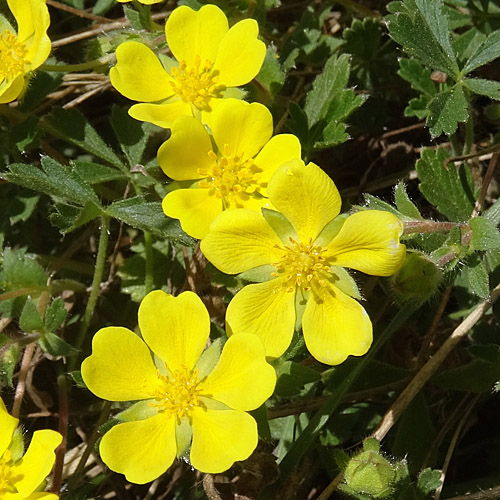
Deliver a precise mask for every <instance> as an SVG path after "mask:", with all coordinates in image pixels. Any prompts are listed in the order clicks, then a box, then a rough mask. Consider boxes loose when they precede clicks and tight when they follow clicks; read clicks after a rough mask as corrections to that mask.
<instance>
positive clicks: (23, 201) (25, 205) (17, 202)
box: [9, 190, 40, 226]
mask: <svg viewBox="0 0 500 500" xmlns="http://www.w3.org/2000/svg"><path fill="white" fill-rule="evenodd" d="M39 199H40V195H39V194H37V193H34V192H33V191H31V190H29V191H28V190H22V191H20V192H19V193H18V194H17V196H16V197H15V198H13V199H12V202H11V204H10V207H9V212H10V214H11V215H10V217H9V222H10V224H11V226H13V225H14V224H16V223H17V222H21V221H22V222H25V221H27V220H28V219H29V218H30V217H31V215H32V214H33V211H34V210H35V207H36V205H37V203H38V200H39Z"/></svg>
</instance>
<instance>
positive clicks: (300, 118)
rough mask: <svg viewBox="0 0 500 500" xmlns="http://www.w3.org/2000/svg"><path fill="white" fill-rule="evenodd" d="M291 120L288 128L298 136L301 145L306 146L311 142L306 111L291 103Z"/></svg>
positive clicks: (289, 109) (289, 106) (288, 122)
mask: <svg viewBox="0 0 500 500" xmlns="http://www.w3.org/2000/svg"><path fill="white" fill-rule="evenodd" d="M288 111H289V113H290V119H289V120H288V121H287V127H288V129H289V130H290V132H292V134H294V135H296V136H297V137H298V138H299V140H300V142H301V144H302V145H303V146H304V145H305V144H307V143H308V142H309V125H308V123H307V115H306V114H305V112H304V110H303V109H302V108H301V107H300V106H299V105H298V104H297V103H295V102H293V101H292V102H290V103H289V105H288Z"/></svg>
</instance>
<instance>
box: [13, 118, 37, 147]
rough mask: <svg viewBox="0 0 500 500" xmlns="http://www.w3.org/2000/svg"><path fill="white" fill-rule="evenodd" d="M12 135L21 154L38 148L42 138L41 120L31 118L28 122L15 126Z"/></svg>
mask: <svg viewBox="0 0 500 500" xmlns="http://www.w3.org/2000/svg"><path fill="white" fill-rule="evenodd" d="M10 135H11V140H12V141H13V142H14V144H15V145H16V148H17V150H18V151H20V152H21V153H23V152H25V151H26V150H29V149H30V148H34V147H38V146H39V142H40V141H39V139H40V136H41V130H40V127H39V119H38V118H37V117H36V116H30V117H29V118H28V119H27V120H24V121H23V122H21V123H18V124H16V125H14V126H13V127H12V129H11V133H10Z"/></svg>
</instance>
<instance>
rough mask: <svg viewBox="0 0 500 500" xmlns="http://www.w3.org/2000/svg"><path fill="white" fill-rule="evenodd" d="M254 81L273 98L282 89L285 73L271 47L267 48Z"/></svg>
mask: <svg viewBox="0 0 500 500" xmlns="http://www.w3.org/2000/svg"><path fill="white" fill-rule="evenodd" d="M255 79H256V80H257V81H258V82H259V84H260V85H261V86H262V87H264V88H265V89H266V90H267V91H268V92H269V93H270V94H271V95H272V96H275V95H276V94H277V93H278V92H279V91H280V89H281V87H283V84H284V83H285V72H284V71H283V70H282V69H281V65H280V62H279V58H278V54H277V53H276V50H275V49H274V47H273V46H271V45H269V46H268V47H267V51H266V57H265V59H264V63H263V64H262V68H261V69H260V71H259V74H258V75H257V76H256V77H255Z"/></svg>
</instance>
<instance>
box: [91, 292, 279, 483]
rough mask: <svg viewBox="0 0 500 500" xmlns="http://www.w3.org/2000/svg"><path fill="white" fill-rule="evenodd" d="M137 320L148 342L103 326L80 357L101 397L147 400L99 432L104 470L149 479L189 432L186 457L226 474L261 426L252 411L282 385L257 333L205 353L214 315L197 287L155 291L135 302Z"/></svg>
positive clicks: (242, 456)
mask: <svg viewBox="0 0 500 500" xmlns="http://www.w3.org/2000/svg"><path fill="white" fill-rule="evenodd" d="M139 327H140V329H141V333H142V336H143V338H144V341H145V342H146V343H145V342H143V341H142V340H141V339H140V338H139V337H138V336H137V335H136V334H135V333H133V332H131V331H130V330H127V329H126V328H119V327H108V328H103V329H102V330H99V331H98V332H97V333H96V334H95V336H94V339H93V342H92V349H93V350H92V355H91V356H90V357H88V358H87V359H86V360H85V361H84V362H83V364H82V376H83V380H84V381H85V383H86V384H87V386H88V388H89V389H90V390H91V391H92V392H93V393H94V394H96V395H97V396H99V397H100V398H103V399H107V400H109V401H136V400H142V401H140V402H139V403H137V404H136V405H135V406H132V407H131V408H130V409H129V410H126V411H125V412H124V413H123V414H121V415H118V417H117V418H119V419H121V420H125V422H123V423H120V424H118V425H116V426H115V427H113V428H112V429H111V430H110V431H108V432H107V433H106V434H105V435H104V437H103V438H102V441H101V444H100V448H99V450H100V453H101V457H102V459H103V461H104V462H105V463H106V464H107V465H108V467H109V468H110V469H112V470H114V471H116V472H121V473H123V474H125V476H126V478H127V479H128V480H129V481H131V482H133V483H139V484H143V483H146V482H149V481H152V480H154V479H156V478H157V477H158V476H160V475H161V474H163V473H164V472H165V471H166V470H167V469H168V467H170V465H171V464H172V462H173V460H174V459H175V457H176V456H180V455H183V454H184V453H185V452H186V449H187V448H188V447H189V443H190V442H191V438H192V444H191V449H190V453H189V456H190V461H191V464H192V466H193V467H195V468H196V469H198V470H200V471H202V472H209V473H216V472H222V471H224V470H227V469H229V467H231V465H232V464H233V463H234V462H235V461H237V460H244V459H246V458H247V457H248V456H250V454H251V453H252V452H253V450H254V449H255V447H256V446H257V440H258V436H257V424H256V422H255V420H254V419H253V418H252V417H251V416H250V415H249V414H248V413H246V411H248V410H253V409H255V408H258V407H259V406H260V405H261V404H263V403H264V401H266V399H267V398H268V397H269V396H270V395H271V394H272V392H273V390H274V385H275V382H276V375H275V372H274V369H273V368H272V367H271V365H269V364H267V363H266V361H265V355H264V347H263V345H262V342H261V341H260V340H259V338H258V337H257V336H256V335H252V334H247V335H238V336H237V337H236V336H235V337H233V338H231V339H229V340H228V341H227V342H226V344H225V346H224V349H223V350H222V354H221V356H220V359H219V361H218V362H217V354H218V352H217V345H218V344H217V343H214V344H212V346H211V347H210V348H209V349H207V350H206V351H205V352H204V353H203V349H204V347H205V345H206V343H207V340H208V336H209V331H210V318H209V316H208V312H207V310H206V308H205V306H204V305H203V303H202V302H201V300H200V299H199V298H198V296H197V295H195V294H194V293H192V292H184V293H182V294H180V295H179V296H178V297H173V296H171V295H168V294H166V293H164V292H161V291H154V292H151V293H149V294H148V295H146V297H145V298H144V300H143V301H142V303H141V305H140V307H139ZM148 346H149V347H150V348H151V350H152V351H153V352H154V354H155V357H156V359H157V360H158V362H157V366H158V369H157V367H156V366H155V364H154V363H153V361H152V359H151V353H150V350H149V348H148ZM202 353H203V354H202ZM214 365H215V366H214Z"/></svg>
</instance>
